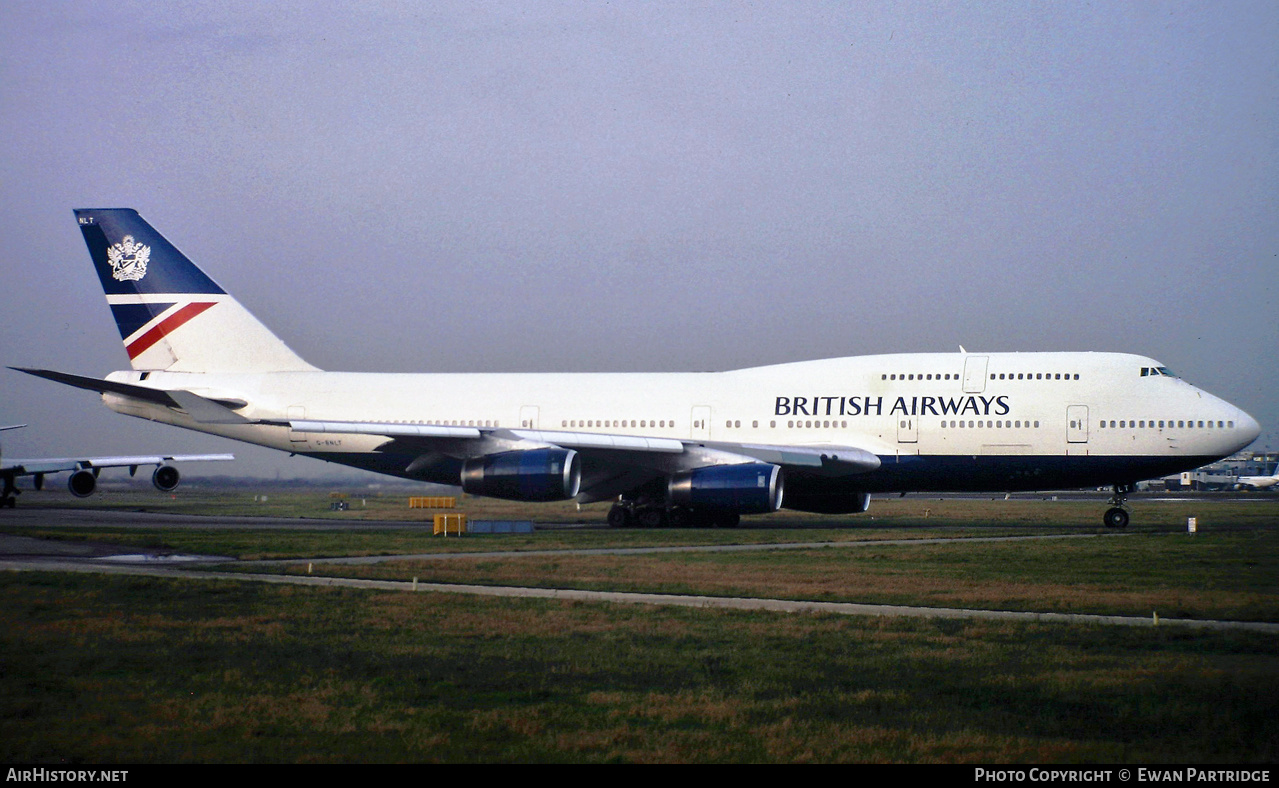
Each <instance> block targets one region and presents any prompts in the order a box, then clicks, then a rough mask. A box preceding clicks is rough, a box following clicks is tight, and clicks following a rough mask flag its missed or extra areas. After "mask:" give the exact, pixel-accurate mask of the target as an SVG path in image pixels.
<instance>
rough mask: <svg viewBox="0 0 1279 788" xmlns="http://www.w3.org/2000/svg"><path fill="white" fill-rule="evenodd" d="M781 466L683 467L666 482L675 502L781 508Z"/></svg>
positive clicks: (761, 510) (755, 510) (733, 508)
mask: <svg viewBox="0 0 1279 788" xmlns="http://www.w3.org/2000/svg"><path fill="white" fill-rule="evenodd" d="M783 488H784V485H783V483H782V469H781V468H779V467H778V466H776V465H770V464H768V463H763V462H749V463H744V464H742V465H713V466H710V467H708V468H696V469H694V470H691V471H681V472H679V473H677V474H675V475H674V476H672V477H671V480H670V482H669V483H668V484H667V488H666V489H667V493H668V495H669V496H670V502H671V503H672V504H674V505H676V506H690V507H694V508H703V509H718V510H721V511H729V512H737V513H738V514H765V513H767V512H775V511H777V510H778V509H780V508H782V493H783Z"/></svg>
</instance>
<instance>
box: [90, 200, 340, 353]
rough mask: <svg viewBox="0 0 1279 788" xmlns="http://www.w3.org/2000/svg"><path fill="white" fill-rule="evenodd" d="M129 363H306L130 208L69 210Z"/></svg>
mask: <svg viewBox="0 0 1279 788" xmlns="http://www.w3.org/2000/svg"><path fill="white" fill-rule="evenodd" d="M75 215H76V219H77V220H78V221H79V223H80V231H81V232H82V233H83V234H84V240H85V243H86V244H88V246H89V255H90V256H91V257H92V258H93V266H94V268H95V269H96V270H97V272H98V278H99V279H100V280H101V281H102V289H103V291H105V292H106V296H107V304H108V305H110V307H111V315H112V317H114V318H115V322H116V326H117V327H118V328H119V329H120V338H121V339H122V340H124V349H125V351H126V352H128V354H129V360H130V362H131V363H132V364H133V368H134V369H139V370H168V371H172V372H289V371H309V370H314V369H315V367H312V366H311V365H310V364H308V363H306V362H305V361H303V360H302V359H301V358H299V357H298V355H297V354H296V353H294V352H293V351H292V350H290V349H289V347H288V346H287V345H285V344H284V342H282V341H281V340H280V338H279V337H277V336H275V335H274V334H272V333H271V331H270V330H269V329H267V327H266V326H264V325H262V323H260V322H259V321H258V319H257V318H255V317H254V316H253V315H252V314H250V313H249V311H248V310H247V309H245V308H244V307H243V306H242V305H241V304H240V302H239V301H236V300H235V299H234V298H233V297H231V296H230V295H228V294H227V293H226V291H224V290H223V289H222V288H221V287H219V286H218V284H217V283H216V282H214V281H213V280H212V279H210V278H209V277H208V275H207V274H205V273H204V272H203V271H201V270H200V268H199V267H198V266H196V264H195V263H193V262H191V261H190V260H189V259H187V257H186V255H184V254H182V252H180V251H178V248H177V247H176V246H174V245H173V244H171V243H169V242H168V241H167V240H165V238H164V236H162V235H160V234H159V233H158V232H156V231H155V229H154V228H152V227H151V225H149V224H147V222H146V220H144V219H143V218H142V217H141V216H139V215H138V212H137V211H135V210H132V209H130V208H97V209H78V210H76V212H75Z"/></svg>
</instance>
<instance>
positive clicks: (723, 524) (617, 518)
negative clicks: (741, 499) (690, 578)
mask: <svg viewBox="0 0 1279 788" xmlns="http://www.w3.org/2000/svg"><path fill="white" fill-rule="evenodd" d="M741 519H742V516H741V515H740V514H738V513H737V512H721V511H703V510H700V509H688V508H686V507H683V506H672V507H666V506H663V505H661V504H657V503H649V504H641V503H637V502H635V501H627V500H621V501H618V502H617V503H615V504H613V508H612V509H609V510H608V524H609V525H610V526H612V527H613V528H668V527H669V528H736V527H737V525H738V523H740V522H741Z"/></svg>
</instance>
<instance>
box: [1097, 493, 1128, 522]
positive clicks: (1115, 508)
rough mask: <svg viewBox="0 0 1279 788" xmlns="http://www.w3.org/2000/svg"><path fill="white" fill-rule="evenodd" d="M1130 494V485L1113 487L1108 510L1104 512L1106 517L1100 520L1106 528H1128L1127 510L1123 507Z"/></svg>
mask: <svg viewBox="0 0 1279 788" xmlns="http://www.w3.org/2000/svg"><path fill="white" fill-rule="evenodd" d="M1130 492H1132V485H1131V484H1116V485H1115V494H1114V495H1112V496H1110V508H1109V509H1107V510H1106V515H1105V516H1104V517H1103V518H1102V522H1104V523H1105V524H1106V527H1107V528H1127V527H1128V510H1127V509H1126V508H1124V506H1125V502H1126V501H1127V500H1128V493H1130Z"/></svg>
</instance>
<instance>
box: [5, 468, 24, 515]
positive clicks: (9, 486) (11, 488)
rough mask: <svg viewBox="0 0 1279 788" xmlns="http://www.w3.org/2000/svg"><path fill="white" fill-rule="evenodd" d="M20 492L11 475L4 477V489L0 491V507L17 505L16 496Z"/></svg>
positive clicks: (7, 507)
mask: <svg viewBox="0 0 1279 788" xmlns="http://www.w3.org/2000/svg"><path fill="white" fill-rule="evenodd" d="M21 494H22V490H19V489H18V488H17V487H16V486H15V485H14V483H13V477H12V476H6V477H4V489H3V491H0V509H12V508H14V507H15V506H17V505H18V496H19V495H21Z"/></svg>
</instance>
